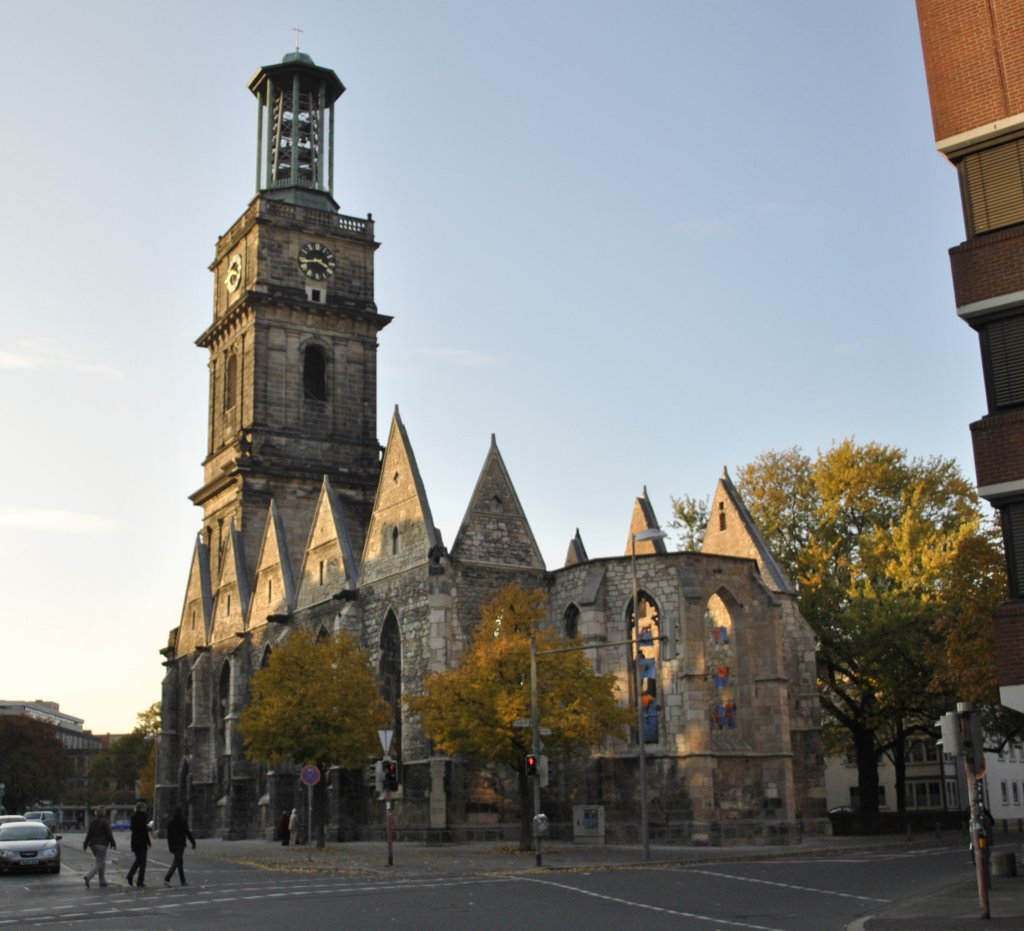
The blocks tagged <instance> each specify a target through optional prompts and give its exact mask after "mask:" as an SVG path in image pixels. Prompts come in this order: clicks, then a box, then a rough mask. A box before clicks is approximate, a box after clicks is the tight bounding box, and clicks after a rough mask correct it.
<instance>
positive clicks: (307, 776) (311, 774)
mask: <svg viewBox="0 0 1024 931" xmlns="http://www.w3.org/2000/svg"><path fill="white" fill-rule="evenodd" d="M299 778H300V779H301V780H302V781H303V782H304V783H305V784H306V785H307V786H315V785H316V784H317V783H318V782H319V781H320V770H319V769H317V768H316V767H315V766H314V765H313V764H312V763H310V764H309V765H308V766H303V767H302V773H301V775H300V776H299Z"/></svg>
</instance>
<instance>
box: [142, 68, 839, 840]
mask: <svg viewBox="0 0 1024 931" xmlns="http://www.w3.org/2000/svg"><path fill="white" fill-rule="evenodd" d="M249 88H250V90H251V91H252V92H253V94H254V95H255V96H256V98H257V102H258V106H257V116H258V139H259V142H258V146H257V153H256V155H257V166H258V170H257V185H256V188H257V189H256V194H255V197H254V199H253V200H252V201H251V203H250V204H249V206H248V207H247V209H246V210H245V211H244V212H243V214H242V216H241V217H240V218H239V219H238V220H237V221H236V222H235V223H234V224H233V225H232V226H231V228H230V229H229V230H228V232H227V233H225V234H224V235H223V236H222V237H221V238H220V240H219V241H218V243H217V247H216V253H215V256H214V260H213V263H212V265H211V270H212V272H213V279H214V302H213V305H214V306H213V322H212V324H211V325H210V327H209V328H208V329H207V330H206V332H204V333H203V334H202V336H200V338H199V340H198V344H199V345H200V346H201V347H203V348H204V349H206V350H207V351H208V352H209V378H210V389H209V409H208V418H209V430H208V448H207V451H206V459H205V462H204V481H203V485H202V487H201V488H200V489H199V490H198V491H197V492H195V493H194V494H193V496H192V500H193V501H194V502H195V503H196V504H197V505H198V506H199V507H201V508H202V510H203V526H202V530H201V532H200V534H199V536H198V539H197V541H196V544H195V548H194V550H193V553H192V561H191V569H190V572H189V579H188V584H187V587H186V594H185V601H184V606H183V609H182V613H181V619H180V623H179V625H178V626H177V627H176V628H175V629H174V630H173V631H172V632H171V635H170V638H169V641H168V642H167V644H166V645H165V646H164V649H163V653H164V656H165V658H166V659H165V665H166V666H167V674H166V676H165V679H164V684H163V694H162V701H163V706H162V707H163V716H162V731H161V735H160V745H159V753H158V766H157V818H158V820H159V819H161V818H162V817H165V816H166V815H167V813H168V812H169V811H170V810H171V809H172V808H173V807H174V806H175V805H178V804H184V805H187V806H188V808H189V819H190V822H191V824H192V826H193V828H194V829H195V830H196V831H198V832H200V833H203V834H219V835H221V836H223V837H227V838H232V837H242V836H251V835H254V834H260V833H262V832H264V831H268V830H272V825H273V823H274V821H275V820H276V819H275V815H276V814H277V813H279V812H281V811H282V810H284V809H290V808H291V807H293V805H295V804H296V803H297V802H298V797H297V792H298V789H299V788H300V787H299V783H298V779H297V774H298V767H299V766H300V765H301V764H302V763H304V762H308V761H303V760H296V761H294V764H295V765H293V766H285V767H281V766H277V767H274V770H273V771H270V768H269V767H268V766H267V765H260V764H259V763H257V762H254V761H249V760H247V759H246V758H245V756H244V754H243V748H242V744H241V739H240V737H239V735H238V733H237V730H236V727H235V723H236V721H237V719H238V716H239V714H240V712H241V710H242V709H243V708H244V707H245V704H246V702H247V701H248V697H249V681H250V677H251V675H252V673H253V671H254V670H256V669H259V668H260V667H261V666H262V665H264V664H266V663H267V662H268V661H269V658H270V656H271V654H272V651H273V650H274V649H275V647H276V646H277V645H278V644H280V643H282V642H283V641H284V640H285V639H286V638H287V637H288V636H289V633H290V631H291V630H294V629H296V628H298V627H305V628H309V629H312V630H315V631H318V632H319V631H323V632H325V633H331V632H334V631H338V630H347V631H349V632H351V633H353V634H355V635H356V636H357V637H358V638H359V639H360V641H361V642H362V643H363V645H364V646H365V647H366V649H367V650H368V651H369V652H370V654H371V656H372V657H373V662H374V663H375V665H376V668H377V670H378V672H379V675H380V680H381V688H382V694H383V695H384V696H385V698H386V699H387V701H388V702H389V704H390V706H391V708H392V714H393V720H392V724H391V727H392V729H393V731H394V734H395V738H394V743H393V746H392V752H393V754H395V755H396V756H397V757H398V758H399V759H400V760H401V764H402V782H403V793H402V798H401V800H400V801H399V802H398V803H397V805H398V811H397V822H398V828H399V832H400V835H401V836H404V837H408V838H433V839H445V838H462V837H467V836H479V835H480V834H481V832H483V833H486V834H487V835H488V836H502V835H503V834H505V833H507V834H508V835H509V836H515V835H516V832H517V831H518V824H519V821H518V812H517V811H516V810H515V806H516V804H517V802H516V798H517V792H516V791H515V788H514V787H515V783H516V779H517V774H516V773H512V772H508V771H503V770H502V769H501V768H499V767H494V766H487V765H484V764H482V763H481V762H480V761H472V760H462V759H450V758H447V757H444V756H442V755H440V754H438V753H437V752H436V751H435V750H434V748H432V746H431V745H430V742H429V741H428V740H427V739H426V738H425V736H424V734H423V732H422V729H421V727H420V726H419V723H418V721H417V720H416V719H415V718H414V717H411V716H410V715H409V714H408V713H407V711H406V708H405V704H404V702H403V696H408V695H412V694H417V693H418V692H419V691H420V690H421V689H422V687H423V681H424V677H425V676H426V675H427V674H429V673H430V672H434V671H441V670H444V669H446V668H450V667H451V666H452V665H454V664H456V663H458V662H459V659H460V657H461V655H462V654H463V651H464V649H465V647H466V644H467V641H468V637H469V634H470V632H471V630H472V628H473V627H474V625H475V623H476V621H477V619H478V617H479V608H480V605H481V604H482V603H483V602H484V601H486V600H488V599H489V598H490V597H491V596H492V595H493V594H494V593H495V592H496V591H497V590H499V589H500V588H502V587H503V586H504V585H506V584H508V583H510V582H517V583H519V584H521V585H523V586H525V587H529V588H541V589H543V590H544V591H545V592H546V593H547V594H548V596H549V612H550V613H549V618H548V623H549V624H551V625H552V626H557V627H558V628H559V629H561V630H563V631H564V632H565V633H567V634H570V635H578V636H580V637H582V638H583V640H584V641H585V642H587V643H589V644H597V645H607V646H608V647H609V648H608V649H601V650H595V651H594V655H595V656H596V657H597V658H596V661H595V662H596V666H597V668H598V671H600V672H602V673H605V672H610V673H613V674H614V675H615V676H616V678H617V679H618V681H619V683H620V686H621V689H620V692H621V695H622V700H623V702H627V703H629V704H630V706H631V707H633V708H637V709H638V710H639V708H640V707H643V708H644V709H645V714H644V725H645V726H644V728H643V731H644V733H643V738H642V739H643V743H642V744H641V743H640V735H639V734H638V733H637V731H639V730H640V728H639V727H637V728H635V729H634V733H633V734H632V735H631V737H630V738H629V739H628V740H621V741H610V742H609V743H608V745H607V746H605V747H602V748H601V749H600V751H599V752H597V753H595V754H594V756H593V757H592V758H587V759H583V760H558V761H557V765H556V766H555V768H554V769H555V774H554V777H553V778H552V781H551V785H549V786H548V787H547V788H546V789H545V793H544V806H545V811H546V813H547V814H548V815H549V817H550V818H551V821H552V826H553V834H554V836H555V837H565V836H567V835H569V836H571V834H572V831H573V822H574V806H576V805H578V804H585V805H588V806H604V809H605V817H604V824H605V825H606V828H607V831H608V834H609V836H610V837H616V838H620V839H630V838H632V839H633V840H635V839H637V830H638V821H637V811H638V798H639V792H640V782H639V772H640V760H641V753H640V749H641V747H642V748H643V749H644V751H645V752H644V754H643V759H644V760H645V761H646V775H647V780H646V783H645V793H646V796H645V797H646V798H647V800H648V801H649V803H650V819H649V824H650V835H651V837H652V839H657V840H673V839H674V840H679V841H685V842H691V843H692V842H704V843H728V842H732V841H743V842H748V843H750V842H754V843H756V842H762V843H787V842H790V841H793V840H797V839H799V838H800V837H801V836H802V834H804V833H808V832H822V831H826V830H828V822H827V820H826V819H825V817H824V814H825V809H824V805H825V790H824V764H823V758H822V748H821V734H820V707H819V702H818V695H817V690H816V684H815V657H814V638H813V635H812V633H811V630H810V628H809V626H808V625H807V623H806V622H805V621H804V619H803V618H802V616H801V615H800V613H799V610H798V607H797V602H796V595H795V592H794V590H793V587H792V585H791V584H790V582H789V580H788V579H787V578H786V576H785V573H783V572H782V571H781V569H780V568H779V566H778V564H777V563H776V561H775V559H774V557H773V556H772V554H771V553H770V552H769V551H768V550H767V548H766V547H765V546H764V543H763V540H762V539H761V537H760V534H759V533H758V532H757V530H756V528H755V527H754V526H753V524H752V522H751V520H750V515H749V514H748V513H747V511H746V509H745V508H744V507H743V505H742V502H741V501H740V500H739V497H738V495H737V494H736V489H735V488H734V487H733V485H732V482H731V481H730V480H729V478H728V476H727V475H726V476H723V477H722V479H721V480H720V481H719V482H718V486H717V493H716V498H715V502H714V505H713V507H714V508H715V520H714V522H713V525H712V526H711V527H710V528H709V530H708V533H707V537H706V540H705V545H704V551H703V552H702V553H669V552H666V550H665V547H664V545H663V543H662V541H661V540H660V539H647V538H645V536H641V534H642V532H643V531H649V530H656V529H657V522H656V519H655V517H654V513H653V510H652V508H651V507H650V502H649V501H648V500H647V496H646V492H645V493H644V494H643V495H642V496H641V497H640V498H638V499H637V500H636V501H635V502H633V503H632V514H631V515H630V523H629V525H628V527H626V526H625V521H624V528H623V529H624V531H626V533H625V536H626V555H624V556H615V557H610V558H590V557H589V556H588V555H587V552H586V549H585V547H584V545H583V541H582V539H581V538H580V536H579V534H578V533H577V534H576V536H575V538H574V539H573V540H572V541H571V543H570V544H569V548H568V556H567V558H566V562H565V565H564V566H563V567H562V568H560V569H557V570H554V571H549V570H548V569H547V568H546V566H545V564H544V560H543V558H542V557H541V554H540V552H539V550H538V548H537V544H536V541H535V540H534V536H533V533H532V531H531V529H530V525H529V522H528V521H527V518H526V515H525V513H524V511H523V508H522V507H521V505H520V502H519V498H518V495H517V494H516V491H515V487H514V485H513V483H512V480H511V477H510V476H509V474H508V472H507V470H506V468H505V464H504V462H503V460H502V457H501V453H500V452H499V450H498V446H497V443H496V442H495V441H494V439H493V438H492V439H491V443H490V446H489V447H488V448H487V450H486V454H485V455H484V457H483V466H482V469H481V471H480V476H479V479H478V481H477V484H476V486H475V488H473V489H467V500H468V507H467V510H466V513H465V517H464V519H463V522H462V526H461V528H460V529H459V532H458V534H457V535H456V537H455V540H454V541H453V542H452V545H451V548H450V549H449V548H448V546H447V545H446V544H445V541H444V540H442V538H441V535H440V533H439V531H438V530H437V528H436V526H435V524H434V520H433V517H432V514H431V510H430V506H429V503H428V499H427V494H426V489H425V488H424V486H423V482H422V479H421V476H420V472H419V469H418V467H417V464H416V457H415V455H414V453H413V448H412V444H411V442H410V440H409V435H408V433H407V431H406V428H405V425H404V424H403V422H402V420H401V418H400V416H399V414H398V410H397V409H396V410H395V412H394V415H393V417H392V419H391V426H390V434H389V436H388V439H387V443H386V446H385V447H383V448H382V447H381V446H380V445H379V442H378V440H377V435H376V429H377V397H376V371H377V368H376V367H377V348H378V347H377V334H378V332H379V331H380V330H381V329H382V328H383V327H384V326H386V325H387V324H388V323H389V322H390V318H389V317H386V316H384V315H382V314H381V313H380V312H379V311H378V309H377V306H376V303H375V301H374V253H375V251H376V249H377V247H378V243H377V242H376V241H375V231H374V222H373V220H372V218H371V217H370V216H367V217H366V218H365V219H364V218H357V217H352V216H346V215H344V214H341V213H340V212H339V208H338V204H337V203H336V202H335V200H334V197H333V194H332V190H333V170H332V165H333V147H334V144H335V142H334V139H335V127H334V104H335V101H336V100H337V99H338V98H339V97H340V96H341V94H342V92H343V91H344V87H343V86H342V84H341V82H340V81H339V80H338V78H337V76H336V75H335V74H334V72H333V71H330V70H328V69H326V68H321V67H318V66H317V65H316V64H314V63H313V61H312V60H311V59H310V58H309V57H308V56H307V55H304V54H302V53H299V52H294V53H291V54H289V55H287V56H285V58H284V60H283V61H282V62H281V63H279V64H276V65H272V66H269V67H264V68H261V69H260V70H259V71H258V72H257V73H256V75H255V77H254V78H253V79H252V81H251V82H250V84H249ZM624 504H626V505H628V504H629V503H628V502H624ZM623 510H624V515H623V516H624V517H625V516H626V511H627V508H626V507H624V509H623ZM648 536H649V535H648ZM638 537H639V539H638ZM634 545H635V551H636V558H635V561H634V560H633V559H632V558H631V555H632V550H633V546H634ZM634 569H635V571H636V578H637V580H638V596H637V598H636V600H637V603H638V607H639V610H638V611H636V612H635V614H636V615H637V623H635V624H634V621H633V616H634V611H633V600H634V593H633V591H634V587H633V580H634V574H633V573H634ZM648 634H650V636H647V635H648ZM660 635H664V636H665V637H667V638H668V641H667V646H668V647H670V649H668V650H667V651H665V652H663V651H662V648H661V641H660V640H659V639H658V637H659V636H660ZM637 654H639V657H640V659H641V660H642V662H641V664H640V669H639V670H638V669H637V665H636V662H635V659H634V657H635V656H636V655H637ZM638 673H639V674H638ZM637 683H640V687H639V692H640V694H637V692H638V688H637ZM541 723H542V724H543V725H546V726H554V727H557V722H548V721H542V722H541ZM638 725H639V719H638ZM367 762H368V763H369V761H367ZM367 775H368V772H367V771H357V772H341V771H335V770H332V771H331V772H330V773H329V774H327V783H328V793H327V798H328V805H329V811H328V822H329V824H330V830H331V833H332V835H333V836H336V837H363V836H369V835H372V834H374V832H378V831H379V830H380V826H381V818H382V806H381V805H380V804H379V803H378V802H377V801H376V800H375V798H374V795H373V780H372V778H369V779H368V778H367ZM299 807H300V808H303V807H304V806H301V805H300V806H299Z"/></svg>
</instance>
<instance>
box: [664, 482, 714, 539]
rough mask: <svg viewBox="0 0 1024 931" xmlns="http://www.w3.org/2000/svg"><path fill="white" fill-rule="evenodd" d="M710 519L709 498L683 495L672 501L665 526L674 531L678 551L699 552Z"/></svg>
mask: <svg viewBox="0 0 1024 931" xmlns="http://www.w3.org/2000/svg"><path fill="white" fill-rule="evenodd" d="M710 518H711V499H710V498H707V497H705V498H691V497H690V496H689V495H683V496H682V497H680V498H673V499H672V517H671V519H670V520H669V521H668V523H667V524H666V526H667V527H668V529H669V530H674V531H676V534H677V536H676V543H677V545H678V546H679V549H681V550H683V551H685V552H693V551H699V550H700V548H701V544H702V543H703V542H704V531H705V529H706V528H707V526H708V520H710Z"/></svg>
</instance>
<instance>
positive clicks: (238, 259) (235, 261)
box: [224, 252, 242, 292]
mask: <svg viewBox="0 0 1024 931" xmlns="http://www.w3.org/2000/svg"><path fill="white" fill-rule="evenodd" d="M241 283H242V253H241V252H236V253H235V254H234V255H233V256H231V261H230V262H229V263H228V273H227V274H226V275H225V276H224V285H225V286H226V287H227V289H228V291H231V292H234V291H237V290H238V286H239V285H240V284H241Z"/></svg>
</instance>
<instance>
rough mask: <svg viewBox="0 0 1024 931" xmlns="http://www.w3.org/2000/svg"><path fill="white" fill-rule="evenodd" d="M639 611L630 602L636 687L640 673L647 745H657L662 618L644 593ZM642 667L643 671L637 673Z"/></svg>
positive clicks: (638, 594)
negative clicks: (635, 610) (634, 609)
mask: <svg viewBox="0 0 1024 931" xmlns="http://www.w3.org/2000/svg"><path fill="white" fill-rule="evenodd" d="M637 604H638V606H639V610H638V611H637V612H636V613H635V616H634V611H633V602H632V599H630V603H629V607H628V609H627V610H628V624H629V630H630V639H631V640H632V642H633V647H632V653H633V662H634V664H635V665H634V667H633V668H634V675H633V679H634V682H633V687H634V688H635V687H636V678H637V675H638V673H639V680H640V695H639V701H640V704H641V705H642V706H643V722H644V726H643V731H644V732H643V741H644V743H649V744H650V743H657V742H658V739H659V714H658V711H659V708H658V664H659V661H660V659H661V616H660V612H659V610H658V606H657V604H656V603H655V601H654V599H653V598H652V597H651V596H650V595H648V594H647V592H645V591H643V590H641V591H640V592H638V593H637ZM637 667H639V670H637Z"/></svg>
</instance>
